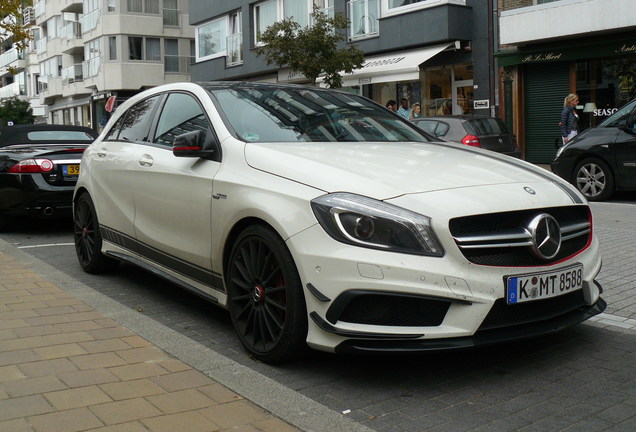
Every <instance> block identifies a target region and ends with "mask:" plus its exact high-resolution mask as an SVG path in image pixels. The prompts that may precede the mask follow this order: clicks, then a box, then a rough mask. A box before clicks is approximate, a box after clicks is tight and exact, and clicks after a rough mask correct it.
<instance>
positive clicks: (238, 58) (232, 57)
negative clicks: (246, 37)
mask: <svg viewBox="0 0 636 432" xmlns="http://www.w3.org/2000/svg"><path fill="white" fill-rule="evenodd" d="M226 43H227V57H226V65H227V66H228V67H229V66H236V65H240V64H243V33H235V34H233V35H232V36H228V37H227V41H226Z"/></svg>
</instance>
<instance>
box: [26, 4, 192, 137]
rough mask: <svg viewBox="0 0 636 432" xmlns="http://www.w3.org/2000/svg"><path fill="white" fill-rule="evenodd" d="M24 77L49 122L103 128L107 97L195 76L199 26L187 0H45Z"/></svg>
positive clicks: (37, 8) (121, 96)
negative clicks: (191, 17) (193, 67)
mask: <svg viewBox="0 0 636 432" xmlns="http://www.w3.org/2000/svg"><path fill="white" fill-rule="evenodd" d="M31 13H32V15H33V17H34V24H35V26H34V27H33V34H34V41H33V47H34V56H35V57H34V58H33V59H32V60H30V61H29V62H33V63H32V64H35V65H37V66H36V68H35V70H30V69H27V71H26V74H25V77H24V80H25V82H26V89H27V93H28V94H29V96H30V97H34V98H38V99H39V102H40V104H41V105H42V106H44V107H45V108H46V111H45V113H44V116H45V119H46V121H47V122H48V123H53V124H75V125H82V126H89V127H92V128H93V129H96V130H98V131H99V130H101V129H102V128H103V127H104V125H105V124H106V121H107V120H108V118H109V115H110V114H109V112H108V111H107V110H106V102H107V101H108V99H109V98H111V97H114V98H115V103H114V105H115V106H116V104H117V103H120V102H121V101H123V100H125V99H127V98H129V97H130V96H132V95H133V94H135V93H137V92H139V91H141V90H143V89H145V88H149V87H154V86H157V85H160V84H163V83H166V82H177V81H189V80H190V64H191V61H192V55H193V52H194V30H193V28H192V27H191V26H190V25H189V17H188V2H187V0H39V1H35V2H34V5H33V10H32V12H31Z"/></svg>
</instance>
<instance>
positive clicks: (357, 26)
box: [349, 0, 379, 39]
mask: <svg viewBox="0 0 636 432" xmlns="http://www.w3.org/2000/svg"><path fill="white" fill-rule="evenodd" d="M378 10H379V9H378V0H351V1H349V16H350V17H351V25H350V26H349V38H350V39H362V38H366V37H370V36H375V35H377V34H378V33H379V20H378Z"/></svg>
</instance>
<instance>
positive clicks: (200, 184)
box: [131, 92, 220, 285]
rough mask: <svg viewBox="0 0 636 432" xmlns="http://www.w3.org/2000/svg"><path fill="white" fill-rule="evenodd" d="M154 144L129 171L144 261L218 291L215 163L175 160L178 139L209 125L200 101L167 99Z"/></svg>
mask: <svg viewBox="0 0 636 432" xmlns="http://www.w3.org/2000/svg"><path fill="white" fill-rule="evenodd" d="M158 115H159V118H158V120H157V122H156V127H155V132H154V139H153V140H152V143H148V144H147V145H145V146H144V148H143V151H141V152H140V153H139V155H138V160H137V162H136V165H135V167H134V168H133V169H132V171H131V183H132V184H134V189H133V191H134V192H133V194H134V202H135V233H136V237H137V240H138V241H139V247H140V250H141V253H142V255H144V256H146V257H147V258H149V259H151V260H153V261H155V262H157V263H159V264H161V265H163V266H165V267H168V268H171V269H173V270H175V271H177V272H179V273H180V274H184V275H186V276H188V277H190V278H193V279H195V280H198V281H200V282H203V283H204V284H206V285H214V283H213V279H214V278H213V276H212V274H211V272H210V267H211V261H210V251H211V223H212V221H211V205H212V189H213V188H212V185H213V178H214V176H215V174H216V173H217V171H218V169H219V167H220V154H219V153H215V155H218V157H216V158H215V159H217V160H210V159H203V158H198V157H192V158H190V157H175V156H174V154H173V152H172V145H173V142H174V139H175V137H177V136H179V135H181V134H183V133H186V132H191V131H196V130H200V131H204V132H205V133H206V135H207V136H208V137H210V138H211V137H212V134H213V131H212V128H211V123H210V121H209V119H208V117H207V116H206V114H205V111H204V109H203V108H202V106H201V104H200V103H199V101H198V100H197V98H196V97H195V96H194V95H192V94H189V93H182V92H174V93H170V94H168V95H167V98H166V99H165V103H164V105H163V107H162V109H161V112H160V113H158Z"/></svg>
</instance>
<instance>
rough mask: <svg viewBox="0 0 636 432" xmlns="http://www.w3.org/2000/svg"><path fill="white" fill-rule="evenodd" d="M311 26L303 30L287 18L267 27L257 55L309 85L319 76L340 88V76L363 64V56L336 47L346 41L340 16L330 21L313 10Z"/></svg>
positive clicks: (351, 48) (350, 48)
mask: <svg viewBox="0 0 636 432" xmlns="http://www.w3.org/2000/svg"><path fill="white" fill-rule="evenodd" d="M312 18H313V22H312V25H311V26H308V27H302V26H301V25H300V24H298V23H297V22H295V21H294V20H293V18H286V19H284V20H282V21H278V22H276V23H274V24H272V25H271V26H269V27H267V28H266V29H265V31H264V32H263V33H261V34H260V35H259V42H261V43H262V44H263V45H260V46H258V47H257V48H256V50H255V51H256V54H257V55H259V56H260V55H263V56H264V57H265V61H266V62H267V64H268V65H271V64H272V63H274V64H276V65H278V67H285V66H287V67H289V68H291V69H292V70H294V71H296V72H300V73H301V74H303V75H304V76H305V77H306V78H307V79H309V80H310V81H311V82H312V84H314V85H315V84H316V80H317V79H318V77H319V76H320V75H321V74H324V82H325V84H326V85H327V86H328V87H330V88H340V87H342V75H341V73H351V72H353V70H354V69H357V68H359V67H360V66H362V64H363V63H364V53H363V52H362V51H361V50H360V49H358V47H356V46H355V45H349V46H348V47H346V48H338V44H339V42H341V41H343V40H345V33H344V32H343V31H342V30H344V29H346V28H347V26H348V24H349V22H348V21H347V19H346V18H345V16H344V15H343V14H336V15H335V16H334V17H333V18H329V17H328V16H327V15H326V14H325V13H324V12H322V11H321V10H320V9H319V8H317V7H314V11H313V14H312Z"/></svg>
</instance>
